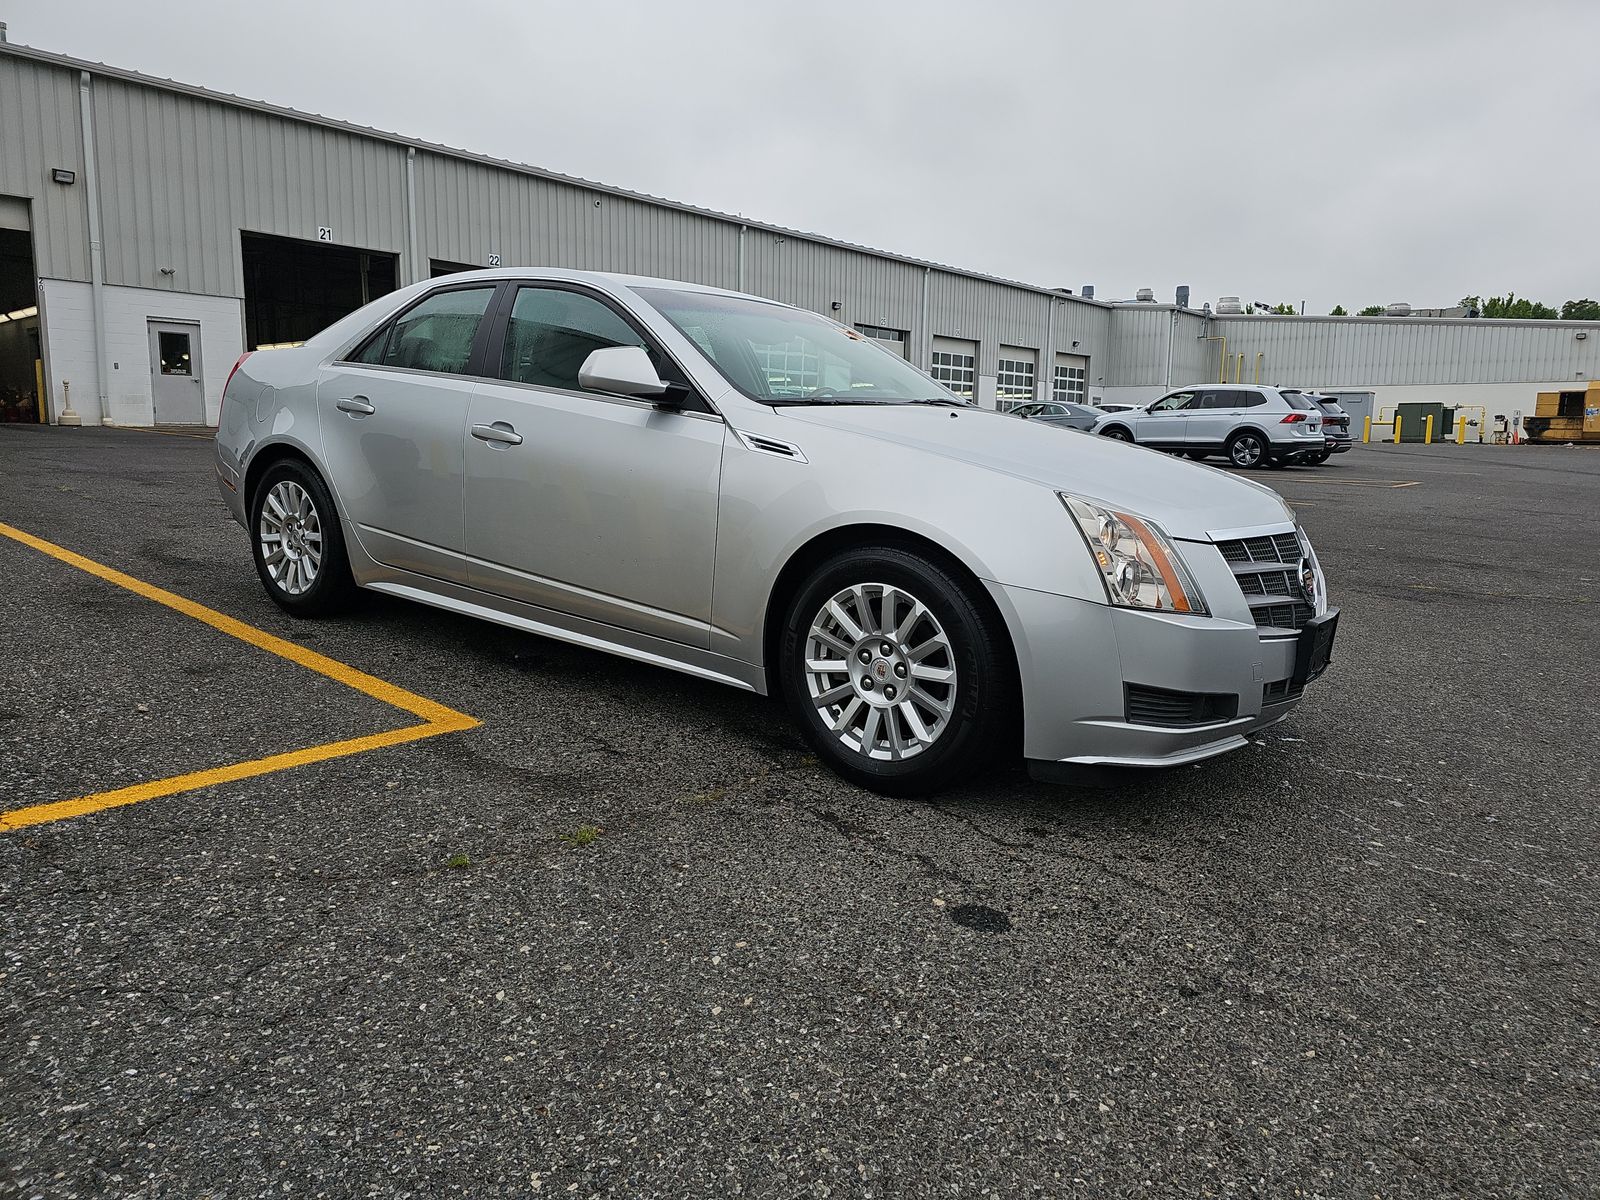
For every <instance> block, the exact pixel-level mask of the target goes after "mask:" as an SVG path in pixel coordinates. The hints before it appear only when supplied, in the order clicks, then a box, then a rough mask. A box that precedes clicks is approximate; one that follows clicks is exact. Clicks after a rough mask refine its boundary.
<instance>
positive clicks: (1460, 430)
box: [1456, 417, 1467, 446]
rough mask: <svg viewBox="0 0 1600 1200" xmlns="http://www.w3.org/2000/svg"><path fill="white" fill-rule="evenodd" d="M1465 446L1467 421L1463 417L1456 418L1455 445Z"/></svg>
mask: <svg viewBox="0 0 1600 1200" xmlns="http://www.w3.org/2000/svg"><path fill="white" fill-rule="evenodd" d="M1466 444H1467V419H1466V418H1465V417H1457V418H1456V445H1458V446H1465V445H1466Z"/></svg>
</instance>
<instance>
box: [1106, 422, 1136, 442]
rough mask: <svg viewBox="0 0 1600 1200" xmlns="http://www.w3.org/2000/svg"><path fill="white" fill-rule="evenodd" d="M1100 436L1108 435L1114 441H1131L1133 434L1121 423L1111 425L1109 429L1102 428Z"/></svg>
mask: <svg viewBox="0 0 1600 1200" xmlns="http://www.w3.org/2000/svg"><path fill="white" fill-rule="evenodd" d="M1100 436H1101V437H1108V438H1110V439H1111V440H1112V441H1114V442H1131V441H1133V434H1131V433H1129V432H1128V431H1127V430H1126V429H1124V428H1123V427H1122V426H1121V425H1113V426H1111V428H1109V429H1102V430H1101V431H1100Z"/></svg>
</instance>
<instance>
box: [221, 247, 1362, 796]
mask: <svg viewBox="0 0 1600 1200" xmlns="http://www.w3.org/2000/svg"><path fill="white" fill-rule="evenodd" d="M216 465H217V473H218V479H219V484H220V487H221V491H222V495H223V498H224V499H225V501H226V502H227V505H228V508H229V510H230V511H231V512H232V514H233V516H234V518H235V519H236V520H238V521H239V522H240V524H242V525H243V526H244V528H245V529H246V531H247V533H248V535H249V540H250V546H251V551H252V554H253V556H254V560H255V566H256V571H257V574H258V575H259V576H260V579H261V582H262V585H263V586H264V587H265V588H266V591H267V594H268V595H269V596H271V598H272V599H273V600H274V601H275V602H276V603H277V604H278V605H280V606H281V607H282V608H284V609H286V610H287V611H288V612H290V613H292V614H295V615H297V616H308V617H309V616H315V615H318V614H322V613H326V612H329V611H331V610H334V609H336V608H337V607H339V606H340V605H342V604H343V603H345V602H347V601H348V600H349V599H350V598H351V596H352V594H353V593H354V591H355V589H357V588H366V589H370V590H372V591H375V592H380V593H385V594H388V595H392V596H400V597H404V598H407V599H410V600H415V601H418V602H420V603H423V604H428V605H433V606H435V607H437V608H440V609H444V610H448V611H450V612H452V613H456V614H461V615H466V616H472V617H479V618H483V619H486V620H489V621H495V622H498V623H500V624H502V625H506V626H510V627H512V628H514V629H519V630H523V631H526V632H528V633H534V634H539V635H542V636H545V637H550V638H555V639H558V640H561V641H566V642H571V643H575V644H577V645H580V646H585V647H590V648H592V649H597V650H603V651H608V652H610V653H613V654H619V655H622V656H624V657H627V658H631V659H635V660H638V661H641V662H645V663H649V664H653V665H656V666H661V667H669V668H672V669H674V670H678V671H682V672H685V673H687V674H690V675H693V676H696V677H698V678H701V679H706V680H713V681H716V682H718V683H723V684H728V685H731V686H733V687H736V688H742V689H744V690H746V691H750V692H756V693H761V694H775V695H777V696H781V697H782V698H783V700H784V701H785V702H786V704H787V705H788V708H789V710H790V712H791V713H792V715H793V718H794V720H795V721H796V722H797V723H798V725H799V727H800V729H801V730H802V731H803V733H804V736H805V737H806V738H807V739H808V740H809V742H810V743H811V745H812V746H813V747H815V749H816V752H817V754H818V755H819V756H820V757H821V758H822V759H823V760H824V761H825V762H826V763H828V764H829V765H830V766H831V767H832V768H833V769H834V770H836V771H838V772H839V773H840V774H841V775H843V776H844V777H846V778H847V779H850V780H853V781H855V782H857V783H859V784H862V785H863V786H866V787H870V788H876V789H878V790H880V791H884V792H890V793H896V794H913V793H920V792H927V791H932V790H935V789H938V788H942V787H947V786H949V785H951V784H952V783H954V782H956V781H957V780H958V779H960V778H962V777H964V776H966V775H968V774H970V773H971V772H973V771H975V770H977V769H978V768H980V767H981V766H983V765H984V764H985V763H986V762H987V761H989V760H990V759H991V758H992V757H993V755H994V754H995V753H996V752H997V751H998V750H1000V749H1002V748H1004V749H1009V750H1010V752H1012V753H1015V752H1016V750H1015V749H1014V748H1020V751H1021V753H1022V754H1023V755H1024V756H1025V757H1026V758H1027V759H1028V760H1029V763H1030V766H1031V767H1032V769H1033V770H1034V772H1035V773H1036V774H1038V775H1040V776H1041V777H1044V778H1052V779H1063V778H1074V777H1078V775H1079V774H1080V773H1081V772H1082V770H1083V769H1084V768H1094V769H1100V768H1104V767H1108V766H1118V767H1166V766H1176V765H1179V764H1184V763H1191V762H1194V761H1196V760H1199V759H1203V758H1207V757H1209V756H1211V755H1214V754H1219V753H1222V752H1224V751H1228V750H1234V749H1237V748H1239V747H1242V746H1244V745H1245V744H1246V741H1245V739H1246V735H1248V734H1250V733H1252V732H1254V731H1255V730H1258V729H1261V728H1264V727H1265V726H1268V725H1271V724H1273V723H1275V722H1277V721H1279V720H1281V719H1282V718H1283V717H1284V716H1285V715H1287V713H1288V712H1289V711H1290V709H1291V708H1292V707H1293V705H1294V703H1295V702H1296V700H1298V698H1299V696H1300V692H1301V689H1302V688H1303V687H1304V686H1305V684H1306V683H1307V682H1308V681H1309V680H1311V679H1313V678H1315V677H1316V676H1317V675H1318V674H1319V673H1320V672H1321V671H1322V670H1323V669H1324V668H1325V667H1326V665H1327V663H1328V661H1329V657H1330V653H1331V645H1332V639H1333V634H1334V630H1335V628H1336V624H1337V618H1338V614H1337V611H1336V610H1334V609H1332V608H1330V607H1329V606H1328V599H1327V588H1326V581H1325V579H1324V577H1323V573H1322V570H1321V568H1320V567H1319V566H1318V563H1317V558H1316V555H1315V553H1314V552H1313V551H1312V548H1311V545H1310V543H1309V542H1308V541H1307V539H1306V536H1305V534H1304V533H1303V532H1302V531H1301V530H1300V528H1299V527H1298V526H1297V525H1296V524H1295V520H1294V514H1293V512H1292V511H1291V510H1290V509H1289V507H1288V506H1287V505H1286V504H1285V503H1284V501H1283V500H1282V498H1280V497H1279V496H1277V495H1276V494H1274V493H1273V492H1271V491H1270V490H1268V489H1266V488H1263V487H1259V486H1257V485H1255V484H1253V483H1249V482H1247V481H1244V480H1240V479H1236V478H1232V477H1230V476H1228V475H1225V474H1222V473H1219V472H1215V471H1208V470H1204V469H1201V468H1198V467H1195V466H1193V465H1191V464H1189V463H1183V462H1174V461H1172V460H1171V459H1168V458H1165V457H1162V456H1159V455H1152V454H1148V453H1146V452H1144V451H1142V450H1139V449H1137V448H1136V447H1132V446H1120V445H1116V444H1114V443H1112V442H1110V441H1107V440H1105V439H1101V438H1042V437H1040V436H1038V434H1037V432H1036V431H1034V430H1031V429H1029V428H1027V427H1026V426H1025V425H1024V424H1023V423H1022V422H1020V421H1014V420H1011V419H1009V418H1008V417H1006V416H1004V415H1003V414H1000V413H995V412H988V411H983V410H980V409H978V408H976V407H974V406H973V405H971V404H970V403H968V402H967V401H965V400H962V399H960V398H958V397H957V396H955V395H954V394H952V393H951V392H948V391H946V390H944V389H943V388H942V387H940V386H939V385H938V384H937V383H935V382H934V381H933V380H932V379H930V378H929V377H928V376H927V375H925V374H923V373H922V372H921V371H918V370H917V369H915V368H914V367H912V366H911V365H910V364H909V363H907V362H905V361H904V360H902V359H900V358H898V357H896V356H894V355H889V354H885V353H883V351H882V350H880V349H879V348H878V347H877V346H876V345H875V344H873V343H872V342H871V341H869V340H867V339H866V338H864V337H863V336H862V335H861V334H859V333H857V332H856V331H855V330H852V329H849V328H847V327H845V326H842V325H839V324H836V323H835V322H833V321H830V320H827V319H826V318H824V317H821V316H819V315H817V314H815V313H810V312H805V311H802V310H800V309H795V308H790V307H788V306H786V305H782V304H777V303H774V302H772V301H768V300H762V299H758V298H756V297H753V296H744V295H739V294H737V293H733V292H726V291H719V290H716V289H713V288H708V287H702V286H699V285H695V284H687V283H674V282H670V281H665V280H657V279H641V278H635V277H628V276H618V275H605V274H592V273H587V272H576V271H555V270H496V271H475V272H469V273H462V274H457V275H451V276H447V277H444V278H440V279H434V280H430V281H427V282H424V283H418V284H414V285H412V286H410V287H407V288H403V289H401V290H400V291H397V292H394V293H391V294H390V295H387V296H385V297H383V298H382V299H380V300H377V301H374V302H373V303H371V304H369V305H367V306H366V307H364V308H361V309H359V310H357V311H356V312H354V313H352V314H351V315H350V316H348V317H346V318H344V319H343V320H341V321H339V322H337V323H336V324H334V325H332V326H330V327H329V328H328V329H326V330H324V331H323V332H321V333H319V334H317V335H316V336H315V337H313V338H311V339H310V340H309V341H307V342H306V343H305V344H304V345H303V346H301V347H298V348H293V349H283V350H273V351H268V352H264V353H257V354H252V355H246V356H245V357H244V358H243V359H241V360H240V361H239V362H238V363H237V364H236V365H235V367H234V370H233V372H232V374H231V375H230V377H229V379H228V381H227V383H226V385H225V387H224V402H223V405H222V412H221V418H220V427H219V429H218V432H217V438H216ZM690 703H692V700H691V701H690ZM486 715H487V717H488V719H489V721H490V722H491V723H492V720H493V714H492V713H491V714H486ZM672 715H673V714H672V708H671V705H670V704H669V703H667V702H666V701H659V700H651V699H648V698H640V701H639V709H638V717H637V719H638V720H639V721H641V722H650V721H661V720H670V719H672Z"/></svg>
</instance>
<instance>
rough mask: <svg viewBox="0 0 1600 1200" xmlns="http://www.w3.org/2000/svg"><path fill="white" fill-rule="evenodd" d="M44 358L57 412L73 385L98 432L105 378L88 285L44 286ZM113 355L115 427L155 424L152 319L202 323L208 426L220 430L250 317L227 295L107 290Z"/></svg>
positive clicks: (75, 401)
mask: <svg viewBox="0 0 1600 1200" xmlns="http://www.w3.org/2000/svg"><path fill="white" fill-rule="evenodd" d="M41 291H42V293H43V298H44V341H45V356H46V361H47V362H48V363H49V370H50V393H51V394H50V412H51V417H52V419H54V418H55V416H56V415H58V414H59V413H60V411H61V407H62V388H61V385H62V382H63V381H70V382H71V384H72V407H73V408H74V409H76V410H77V412H78V415H79V416H81V417H82V418H83V423H84V424H85V425H98V424H100V423H101V419H102V418H103V417H104V416H105V415H106V414H104V413H102V412H101V411H100V401H99V390H100V389H99V387H98V381H97V376H98V371H97V369H96V364H95V353H94V309H93V292H92V289H91V288H90V286H89V285H88V284H87V283H68V282H65V281H63V280H59V279H46V280H43V281H42V284H41ZM105 292H106V297H105V299H106V356H107V357H108V358H109V359H110V360H111V373H110V382H109V385H108V387H107V389H106V390H107V393H108V400H109V402H110V409H111V412H110V416H111V421H112V423H113V424H116V425H152V424H154V423H155V400H154V398H153V396H152V394H151V386H150V376H151V362H150V330H149V324H148V322H150V321H152V320H158V321H160V320H166V321H195V322H199V325H200V371H201V379H202V381H203V382H204V384H205V393H206V422H207V423H208V424H211V425H215V424H216V423H217V412H218V409H219V408H220V406H221V402H222V385H223V384H224V383H226V382H227V379H228V371H229V370H230V369H231V368H232V367H233V363H234V360H235V359H236V358H238V357H239V355H240V354H242V353H244V311H243V307H242V306H241V304H240V302H239V301H238V300H235V299H231V298H229V297H226V296H196V295H191V294H189V293H185V292H163V291H156V290H154V289H152V288H128V287H108V288H106V290H105Z"/></svg>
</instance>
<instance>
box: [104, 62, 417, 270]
mask: <svg viewBox="0 0 1600 1200" xmlns="http://www.w3.org/2000/svg"><path fill="white" fill-rule="evenodd" d="M94 114H95V143H96V148H97V151H98V162H99V164H100V207H101V224H102V229H103V233H104V240H105V261H106V282H107V283H108V284H113V285H115V284H123V285H128V286H135V287H151V288H167V289H171V290H174V291H181V292H200V293H205V294H208V295H215V296H238V295H241V294H242V291H243V276H242V270H241V267H240V255H239V232H240V230H249V231H251V232H255V233H270V234H277V235H280V236H282V237H292V238H301V239H304V240H307V241H313V240H316V238H317V230H318V227H319V226H326V227H329V228H331V229H332V230H333V235H332V239H331V240H332V242H333V243H334V244H336V245H341V246H353V247H358V248H361V249H369V250H385V251H389V252H392V253H402V252H403V251H404V250H405V247H406V191H405V150H404V149H403V148H401V147H399V146H395V145H392V144H390V143H387V142H382V141H377V140H375V139H372V138H362V137H357V136H354V135H352V134H348V133H344V132H341V131H338V130H332V129H326V128H322V127H320V126H317V125H312V124H308V123H305V122H299V121H291V120H287V119H285V118H283V117H279V116H275V115H272V114H269V113H262V112H258V111H255V110H253V109H248V108H241V107H233V106H230V105H225V104H222V103H219V102H216V101H212V100H207V99H203V98H198V97H194V96H188V95H182V94H178V93H174V92H166V91H162V90H159V89H156V88H148V87H140V86H137V85H133V84H129V83H126V82H124V81H122V80H118V79H108V78H104V77H97V78H96V79H95V81H94ZM163 267H166V268H170V269H171V271H172V274H171V275H170V276H168V275H163V274H162V271H161V269H162V268H163Z"/></svg>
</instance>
